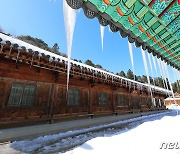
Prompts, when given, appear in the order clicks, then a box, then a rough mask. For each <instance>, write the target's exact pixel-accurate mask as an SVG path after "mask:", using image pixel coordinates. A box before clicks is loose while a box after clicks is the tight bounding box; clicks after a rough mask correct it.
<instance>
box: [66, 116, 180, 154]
mask: <svg viewBox="0 0 180 154" xmlns="http://www.w3.org/2000/svg"><path fill="white" fill-rule="evenodd" d="M179 130H180V115H178V116H175V117H168V116H166V117H164V118H162V119H161V120H155V121H150V122H145V123H143V124H141V125H139V126H138V127H136V128H134V129H132V130H131V131H128V132H125V133H121V134H117V135H114V136H111V137H97V138H94V139H91V140H89V141H87V142H86V143H84V144H83V145H81V146H80V147H78V148H76V149H74V150H72V151H69V152H66V154H99V153H103V154H119V153H123V154H179V153H180V145H179V149H176V148H174V149H160V147H162V143H164V142H165V143H171V142H173V143H180V133H179Z"/></svg>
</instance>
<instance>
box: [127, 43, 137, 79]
mask: <svg viewBox="0 0 180 154" xmlns="http://www.w3.org/2000/svg"><path fill="white" fill-rule="evenodd" d="M128 47H129V54H130V58H131V65H132V71H133V74H134V80H135V72H134V59H133V51H132V44H131V43H129V41H128Z"/></svg>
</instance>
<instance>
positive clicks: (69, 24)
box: [63, 0, 76, 91]
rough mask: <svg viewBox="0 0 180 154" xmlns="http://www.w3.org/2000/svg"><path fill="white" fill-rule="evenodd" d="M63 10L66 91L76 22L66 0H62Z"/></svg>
mask: <svg viewBox="0 0 180 154" xmlns="http://www.w3.org/2000/svg"><path fill="white" fill-rule="evenodd" d="M63 12H64V23H65V29H66V39H67V53H68V67H67V91H68V85H69V75H70V69H71V65H70V60H71V50H72V41H73V34H74V27H75V23H76V10H74V9H72V8H71V7H70V6H68V4H67V2H66V0H63Z"/></svg>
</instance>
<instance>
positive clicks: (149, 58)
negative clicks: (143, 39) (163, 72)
mask: <svg viewBox="0 0 180 154" xmlns="http://www.w3.org/2000/svg"><path fill="white" fill-rule="evenodd" d="M148 60H149V64H150V69H151V74H152V79H153V83H154V86H155V80H154V73H153V68H152V62H151V57H150V54H149V53H148Z"/></svg>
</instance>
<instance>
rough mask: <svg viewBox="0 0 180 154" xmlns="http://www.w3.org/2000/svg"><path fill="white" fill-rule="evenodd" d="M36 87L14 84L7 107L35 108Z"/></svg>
mask: <svg viewBox="0 0 180 154" xmlns="http://www.w3.org/2000/svg"><path fill="white" fill-rule="evenodd" d="M35 92H36V86H35V85H26V84H17V83H15V84H13V85H12V88H11V92H10V96H9V100H8V104H7V106H9V107H20V106H22V107H23V106H33V104H34V99H35V94H36V93H35Z"/></svg>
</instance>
